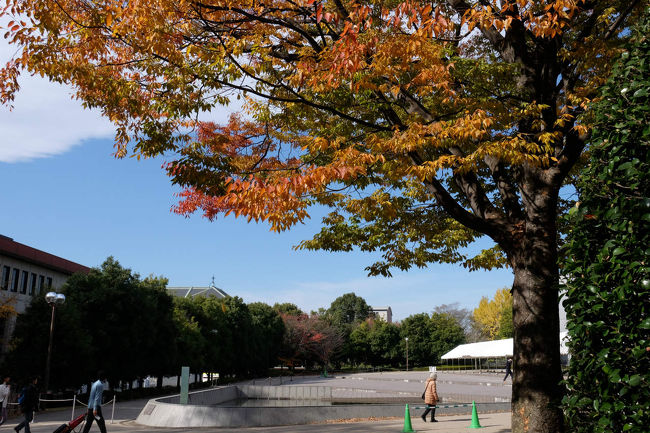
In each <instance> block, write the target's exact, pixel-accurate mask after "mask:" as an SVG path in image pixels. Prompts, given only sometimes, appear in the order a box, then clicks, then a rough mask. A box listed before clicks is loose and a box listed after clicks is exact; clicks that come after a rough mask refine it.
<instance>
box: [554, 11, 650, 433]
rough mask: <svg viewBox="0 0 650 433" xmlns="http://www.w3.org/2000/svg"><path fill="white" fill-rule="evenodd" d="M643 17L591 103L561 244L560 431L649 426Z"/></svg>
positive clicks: (649, 213)
mask: <svg viewBox="0 0 650 433" xmlns="http://www.w3.org/2000/svg"><path fill="white" fill-rule="evenodd" d="M649 34H650V25H649V22H648V17H647V14H646V17H645V18H644V19H643V20H641V21H640V22H639V24H638V27H637V28H636V29H634V30H633V31H632V35H633V38H632V42H631V43H630V44H629V46H628V47H627V50H626V51H625V52H624V53H623V54H622V56H621V58H620V60H619V62H618V63H617V65H616V67H615V69H614V72H613V76H612V78H611V79H610V80H609V82H608V83H607V85H606V86H605V87H604V89H603V93H602V96H603V98H602V100H601V102H599V104H598V105H597V108H596V124H595V128H594V133H593V140H592V144H591V151H592V153H591V157H590V161H589V165H588V166H587V168H586V169H585V170H584V171H583V173H582V174H581V180H580V182H579V196H580V204H579V207H577V208H575V209H573V210H572V212H571V213H570V216H569V218H570V223H571V224H573V229H572V232H571V233H570V235H569V237H568V239H567V244H566V250H565V253H566V263H563V266H564V274H565V278H566V281H567V283H566V290H567V293H566V300H565V301H564V306H565V308H566V311H567V319H568V326H567V327H568V330H569V337H570V343H569V348H570V351H571V355H572V357H571V363H570V365H569V372H568V379H567V381H566V385H567V388H568V393H567V396H566V397H565V399H564V408H565V414H566V421H567V426H568V428H567V431H570V432H575V433H605V432H611V433H614V432H616V433H620V432H635V433H646V432H648V431H650V361H649V359H650V352H649V350H650V339H649V330H650V318H649V317H648V313H649V312H650V302H649V300H650V276H649V273H650V272H649V271H650V236H649V234H650V176H649V173H650V159H649V154H650V153H649V152H648V151H649V150H650V101H649V93H650V55H649V52H650V51H649V48H650V40H649V38H648V35H649Z"/></svg>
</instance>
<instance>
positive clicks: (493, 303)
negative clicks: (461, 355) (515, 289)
mask: <svg viewBox="0 0 650 433" xmlns="http://www.w3.org/2000/svg"><path fill="white" fill-rule="evenodd" d="M511 311H512V295H511V294H510V290H509V289H505V288H504V289H499V290H497V291H496V293H495V294H494V299H492V300H490V299H488V298H486V297H485V296H484V297H482V298H481V301H480V302H479V304H478V307H476V308H475V309H474V313H473V314H472V320H473V322H474V323H475V324H476V326H477V327H478V328H479V330H480V332H481V334H483V335H485V336H486V337H487V338H489V339H490V340H497V339H499V338H503V337H504V335H503V332H502V331H503V330H502V329H501V328H502V325H503V321H504V316H505V319H509V318H511V317H512V315H511V314H508V313H509V312H511Z"/></svg>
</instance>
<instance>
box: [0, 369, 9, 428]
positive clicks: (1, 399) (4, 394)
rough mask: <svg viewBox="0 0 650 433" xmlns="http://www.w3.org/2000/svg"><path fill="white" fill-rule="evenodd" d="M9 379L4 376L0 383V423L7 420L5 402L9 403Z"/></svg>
mask: <svg viewBox="0 0 650 433" xmlns="http://www.w3.org/2000/svg"><path fill="white" fill-rule="evenodd" d="M10 380H11V378H10V377H9V376H5V377H4V379H3V380H2V384H0V404H1V405H2V407H1V408H0V425H2V424H4V423H5V421H7V404H9V393H10V392H11V386H10V385H9V381H10Z"/></svg>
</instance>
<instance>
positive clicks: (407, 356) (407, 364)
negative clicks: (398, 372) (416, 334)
mask: <svg viewBox="0 0 650 433" xmlns="http://www.w3.org/2000/svg"><path fill="white" fill-rule="evenodd" d="M404 340H406V371H409V338H408V337H406V338H404Z"/></svg>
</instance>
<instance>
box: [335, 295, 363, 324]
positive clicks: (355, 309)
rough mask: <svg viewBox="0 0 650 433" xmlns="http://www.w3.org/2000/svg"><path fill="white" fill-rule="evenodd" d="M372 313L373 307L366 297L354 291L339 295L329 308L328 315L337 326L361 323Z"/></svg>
mask: <svg viewBox="0 0 650 433" xmlns="http://www.w3.org/2000/svg"><path fill="white" fill-rule="evenodd" d="M371 315H373V313H372V307H371V306H370V305H368V303H367V302H366V300H365V299H363V298H362V297H361V296H357V295H355V294H354V293H346V294H344V295H341V296H339V297H338V298H336V299H335V300H334V301H333V302H332V304H331V305H330V307H329V308H328V309H327V317H328V318H329V319H330V320H331V322H332V324H334V325H336V326H341V325H352V324H355V323H361V322H362V321H364V320H366V319H367V318H368V317H369V316H371Z"/></svg>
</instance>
